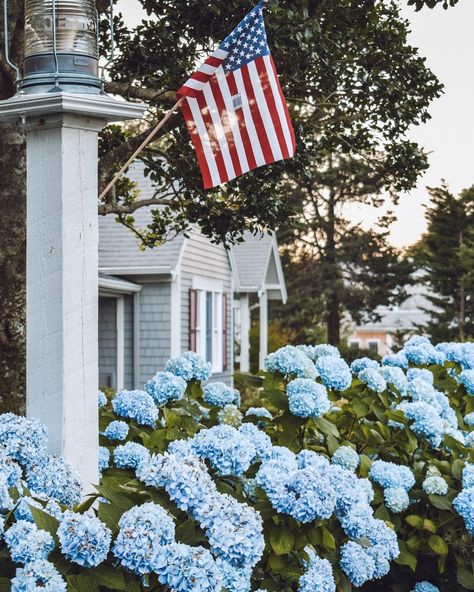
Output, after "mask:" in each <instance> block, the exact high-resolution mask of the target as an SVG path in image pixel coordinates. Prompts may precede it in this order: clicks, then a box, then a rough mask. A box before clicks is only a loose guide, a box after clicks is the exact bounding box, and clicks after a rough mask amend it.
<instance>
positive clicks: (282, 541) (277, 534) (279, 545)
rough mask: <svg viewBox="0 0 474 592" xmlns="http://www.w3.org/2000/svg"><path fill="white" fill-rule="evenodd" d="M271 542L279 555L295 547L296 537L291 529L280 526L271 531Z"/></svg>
mask: <svg viewBox="0 0 474 592" xmlns="http://www.w3.org/2000/svg"><path fill="white" fill-rule="evenodd" d="M270 544H271V546H272V549H273V550H274V551H275V553H276V554H277V555H286V554H288V553H289V552H290V551H291V550H292V549H293V546H294V544H295V537H294V535H293V533H292V532H291V530H288V529H287V528H284V527H283V526H279V527H277V528H274V529H273V530H272V532H271V533H270Z"/></svg>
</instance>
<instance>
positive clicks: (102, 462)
mask: <svg viewBox="0 0 474 592" xmlns="http://www.w3.org/2000/svg"><path fill="white" fill-rule="evenodd" d="M109 464H110V452H109V449H108V448H105V446H99V471H100V472H101V473H102V471H105V469H108V467H109Z"/></svg>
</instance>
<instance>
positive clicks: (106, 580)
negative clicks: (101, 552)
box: [88, 564, 127, 590]
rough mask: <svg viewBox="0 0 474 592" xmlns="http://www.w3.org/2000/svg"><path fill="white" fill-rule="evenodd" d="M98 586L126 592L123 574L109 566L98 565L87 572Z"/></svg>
mask: <svg viewBox="0 0 474 592" xmlns="http://www.w3.org/2000/svg"><path fill="white" fill-rule="evenodd" d="M88 573H89V574H90V575H91V576H92V578H94V579H95V580H96V581H97V583H98V584H99V585H100V586H105V587H106V588H109V590H127V584H126V583H125V579H124V576H123V573H122V572H121V571H119V570H118V569H115V568H114V567H112V566H111V565H104V564H102V565H98V566H97V567H94V568H93V569H90V570H89V572H88Z"/></svg>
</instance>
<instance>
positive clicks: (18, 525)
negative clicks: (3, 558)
mask: <svg viewBox="0 0 474 592" xmlns="http://www.w3.org/2000/svg"><path fill="white" fill-rule="evenodd" d="M5 542H6V544H7V547H8V550H9V551H10V556H11V558H12V560H13V561H14V562H15V563H23V564H27V563H31V562H32V561H35V560H40V559H47V558H48V555H49V554H50V553H51V552H52V550H53V549H54V541H53V537H52V536H51V535H50V534H49V532H46V531H45V530H39V529H38V528H37V527H36V525H35V524H33V523H31V522H27V521H26V520H20V521H18V522H15V523H14V524H12V526H10V528H9V529H8V530H7V531H6V533H5Z"/></svg>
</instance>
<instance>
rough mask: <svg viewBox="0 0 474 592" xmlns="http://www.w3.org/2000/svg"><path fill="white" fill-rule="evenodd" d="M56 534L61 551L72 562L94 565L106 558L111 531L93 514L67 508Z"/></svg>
mask: <svg viewBox="0 0 474 592" xmlns="http://www.w3.org/2000/svg"><path fill="white" fill-rule="evenodd" d="M57 534H58V538H59V543H60V545H61V552H62V553H63V554H64V556H65V557H66V559H68V560H69V561H72V562H73V563H77V564H78V565H82V566H83V567H95V566H96V565H99V564H100V563H102V561H105V559H106V558H107V554H108V552H109V549H110V542H111V540H112V533H111V532H110V530H109V529H108V528H107V526H105V524H103V523H102V522H101V521H100V520H99V519H98V518H96V517H95V516H94V515H93V514H90V513H86V514H77V513H75V512H70V511H69V510H67V511H66V512H64V515H63V518H62V520H61V522H60V524H59V528H58V532H57Z"/></svg>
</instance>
